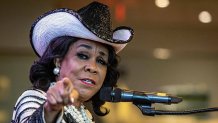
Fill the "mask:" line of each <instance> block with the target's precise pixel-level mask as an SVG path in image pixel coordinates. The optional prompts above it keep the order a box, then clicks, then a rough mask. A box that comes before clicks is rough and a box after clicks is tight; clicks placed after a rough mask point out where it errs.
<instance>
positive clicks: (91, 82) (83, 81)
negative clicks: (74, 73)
mask: <svg viewBox="0 0 218 123" xmlns="http://www.w3.org/2000/svg"><path fill="white" fill-rule="evenodd" d="M81 81H82V83H84V84H86V85H89V86H94V85H95V84H96V82H95V81H94V80H92V79H87V78H85V79H81Z"/></svg>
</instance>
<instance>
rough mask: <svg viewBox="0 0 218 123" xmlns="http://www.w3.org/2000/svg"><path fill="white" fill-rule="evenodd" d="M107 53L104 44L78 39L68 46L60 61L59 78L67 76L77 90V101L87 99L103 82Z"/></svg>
mask: <svg viewBox="0 0 218 123" xmlns="http://www.w3.org/2000/svg"><path fill="white" fill-rule="evenodd" d="M108 55H109V54H108V49H107V48H106V47H105V46H104V45H102V44H100V43H97V42H94V41H90V40H86V39H79V40H78V41H77V42H75V43H73V44H72V45H71V46H70V48H69V50H68V52H67V54H66V56H65V58H64V59H63V60H62V61H61V62H60V67H61V70H60V76H59V79H61V78H64V77H68V78H69V79H70V80H71V81H72V83H73V85H74V88H75V89H76V90H77V91H78V92H79V101H81V102H83V101H87V100H89V99H90V98H91V97H92V96H93V95H94V94H96V92H97V91H98V90H99V89H100V88H101V86H102V84H103V82H104V79H105V76H106V72H107V64H108Z"/></svg>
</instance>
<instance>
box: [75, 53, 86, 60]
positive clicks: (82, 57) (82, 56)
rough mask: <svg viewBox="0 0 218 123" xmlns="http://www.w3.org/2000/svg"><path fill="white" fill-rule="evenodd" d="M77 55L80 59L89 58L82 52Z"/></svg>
mask: <svg viewBox="0 0 218 123" xmlns="http://www.w3.org/2000/svg"><path fill="white" fill-rule="evenodd" d="M77 56H78V57H79V58H80V59H83V60H85V59H88V58H89V57H88V55H85V54H83V53H77Z"/></svg>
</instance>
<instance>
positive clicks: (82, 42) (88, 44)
mask: <svg viewBox="0 0 218 123" xmlns="http://www.w3.org/2000/svg"><path fill="white" fill-rule="evenodd" d="M73 47H74V48H80V47H84V48H86V49H94V48H97V49H98V50H99V51H101V52H104V53H105V54H108V49H107V47H106V45H104V44H102V43H99V42H96V41H92V40H87V39H79V40H78V41H76V42H75V43H73Z"/></svg>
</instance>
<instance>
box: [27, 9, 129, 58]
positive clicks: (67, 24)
mask: <svg viewBox="0 0 218 123" xmlns="http://www.w3.org/2000/svg"><path fill="white" fill-rule="evenodd" d="M132 35H133V34H132V32H131V30H129V29H126V28H122V29H117V30H116V31H114V33H113V39H114V40H118V41H120V40H122V41H124V42H123V43H112V42H108V41H106V40H103V39H101V38H99V37H97V36H96V35H95V34H94V33H92V32H91V31H90V30H89V29H87V28H86V27H85V26H84V25H83V24H82V22H81V21H80V20H79V19H78V18H77V17H76V16H74V15H72V14H70V13H67V12H55V13H51V14H49V15H46V16H45V17H43V18H41V19H40V20H39V21H38V22H37V23H36V24H35V25H34V27H33V30H32V36H31V38H32V39H31V41H32V42H31V43H32V45H33V47H34V49H35V51H36V52H37V53H38V55H39V56H42V55H43V53H44V52H45V50H46V48H47V46H48V44H49V43H50V42H51V41H52V40H53V39H54V38H56V37H60V36H72V37H78V38H84V39H89V40H93V41H97V42H101V43H105V44H108V45H111V46H112V47H114V49H115V51H116V53H118V52H120V51H121V50H122V49H123V48H124V47H125V46H126V45H127V42H128V40H130V38H132ZM125 41H126V42H125Z"/></svg>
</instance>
